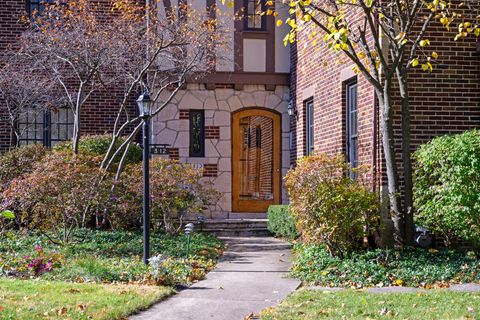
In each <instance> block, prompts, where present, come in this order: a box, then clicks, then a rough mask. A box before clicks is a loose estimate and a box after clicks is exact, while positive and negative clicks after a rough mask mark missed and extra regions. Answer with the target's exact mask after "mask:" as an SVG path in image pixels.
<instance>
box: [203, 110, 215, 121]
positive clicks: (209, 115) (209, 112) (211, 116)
mask: <svg viewBox="0 0 480 320" xmlns="http://www.w3.org/2000/svg"><path fill="white" fill-rule="evenodd" d="M214 117H215V110H205V119H214Z"/></svg>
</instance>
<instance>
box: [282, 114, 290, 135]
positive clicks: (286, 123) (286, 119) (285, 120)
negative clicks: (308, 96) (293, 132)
mask: <svg viewBox="0 0 480 320" xmlns="http://www.w3.org/2000/svg"><path fill="white" fill-rule="evenodd" d="M289 131H290V116H289V115H288V114H287V113H283V114H282V132H289Z"/></svg>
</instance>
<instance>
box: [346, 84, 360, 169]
mask: <svg viewBox="0 0 480 320" xmlns="http://www.w3.org/2000/svg"><path fill="white" fill-rule="evenodd" d="M345 98H346V117H345V119H346V133H347V134H346V140H347V141H346V149H347V162H348V163H350V165H351V166H352V168H357V167H358V129H357V128H358V126H357V110H358V106H357V82H356V81H355V82H351V83H348V84H347V85H346V87H345Z"/></svg>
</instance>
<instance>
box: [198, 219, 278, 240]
mask: <svg viewBox="0 0 480 320" xmlns="http://www.w3.org/2000/svg"><path fill="white" fill-rule="evenodd" d="M267 221H268V220H267V219H221V220H220V219H219V220H215V219H209V220H206V221H205V222H204V223H203V225H202V226H200V224H199V222H198V221H192V222H193V223H195V229H196V230H197V231H202V232H208V233H213V234H215V235H217V236H227V237H228V236H271V233H270V232H269V231H268V228H267Z"/></svg>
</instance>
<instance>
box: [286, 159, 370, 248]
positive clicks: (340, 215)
mask: <svg viewBox="0 0 480 320" xmlns="http://www.w3.org/2000/svg"><path fill="white" fill-rule="evenodd" d="M347 170H349V168H348V166H347V165H346V163H345V160H344V157H343V156H342V155H336V156H330V155H325V154H321V155H315V156H310V157H306V158H303V159H301V160H299V161H298V163H297V167H296V168H294V169H291V170H290V171H289V173H288V174H287V176H286V177H285V185H286V188H287V191H288V193H289V196H290V201H291V202H290V209H291V212H292V214H293V216H294V218H295V220H296V222H297V228H298V230H299V231H300V232H301V234H302V239H303V240H304V241H306V242H307V243H324V244H325V245H326V246H327V248H328V250H329V251H330V254H332V255H344V254H345V253H346V252H349V251H351V250H353V249H356V248H358V247H359V246H360V245H361V243H362V239H363V238H364V237H365V236H367V235H368V234H369V232H371V231H372V230H373V229H374V228H376V227H377V223H378V196H377V194H375V193H373V192H370V191H369V189H368V187H367V186H366V185H365V184H364V183H362V182H361V181H360V179H357V180H352V179H350V178H349V177H348V176H347V174H346V172H348V171H347ZM357 175H358V176H359V177H361V176H362V175H361V172H357Z"/></svg>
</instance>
